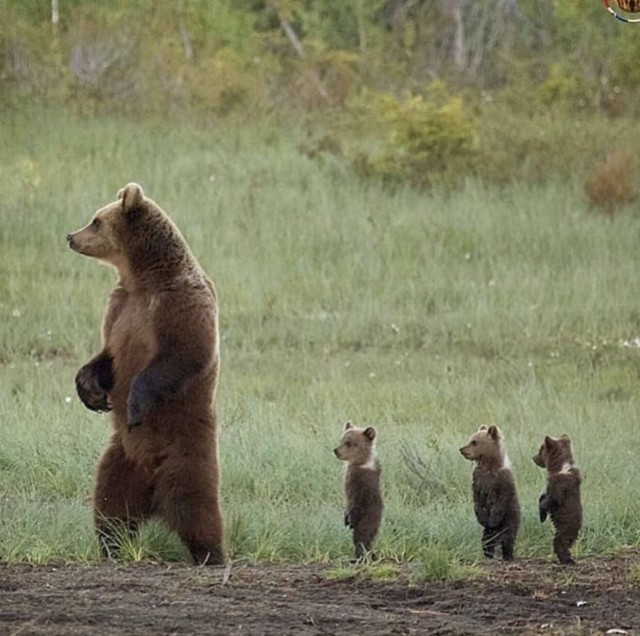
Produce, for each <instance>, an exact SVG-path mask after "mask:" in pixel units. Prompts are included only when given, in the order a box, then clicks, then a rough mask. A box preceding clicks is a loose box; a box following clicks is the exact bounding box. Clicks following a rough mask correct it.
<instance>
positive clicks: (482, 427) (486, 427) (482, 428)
mask: <svg viewBox="0 0 640 636" xmlns="http://www.w3.org/2000/svg"><path fill="white" fill-rule="evenodd" d="M488 429H489V427H488V426H486V425H485V424H483V425H482V426H481V427H480V428H479V429H478V430H479V431H486V430H488Z"/></svg>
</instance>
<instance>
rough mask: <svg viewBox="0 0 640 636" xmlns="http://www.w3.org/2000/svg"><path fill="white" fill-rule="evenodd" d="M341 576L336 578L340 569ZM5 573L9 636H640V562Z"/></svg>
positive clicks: (0, 625) (633, 558) (0, 598)
mask: <svg viewBox="0 0 640 636" xmlns="http://www.w3.org/2000/svg"><path fill="white" fill-rule="evenodd" d="M333 569H335V568H333ZM230 570H231V572H230V576H229V568H227V570H226V571H225V569H224V568H207V569H203V568H193V567H189V566H187V565H176V564H155V563H141V564H129V565H113V564H102V565H83V566H79V565H60V566H37V567H36V566H29V565H7V564H1V563H0V634H3V635H4V634H11V635H12V636H15V635H18V634H21V635H23V636H27V635H30V634H54V635H60V636H62V635H65V636H67V635H69V636H75V635H78V634H99V635H111V634H132V635H134V634H153V635H155V634H215V635H222V634H267V635H274V636H275V635H282V634H296V635H298V634H302V635H312V634H313V635H316V634H372V635H378V634H428V635H438V634H455V635H458V634H605V633H607V632H608V631H609V630H615V631H609V633H611V634H625V633H627V634H633V633H640V631H634V630H640V555H636V554H631V555H628V556H623V557H617V558H615V559H613V558H612V559H605V558H600V559H584V560H582V561H580V562H579V563H578V565H576V566H575V567H572V568H562V567H560V566H557V565H554V564H552V563H550V562H548V561H540V560H526V561H520V562H516V563H515V564H514V565H510V566H509V565H505V564H503V563H500V562H496V563H491V564H489V565H487V566H486V567H484V568H483V569H482V571H481V574H480V575H479V576H478V577H477V578H476V579H474V580H467V581H460V582H455V583H419V584H418V583H415V579H414V578H413V577H412V576H411V573H410V570H409V569H408V567H403V568H402V569H401V574H400V576H399V577H397V578H396V579H394V580H393V581H386V582H375V581H371V580H367V579H363V578H362V577H352V578H347V579H342V580H332V579H331V578H329V576H330V574H331V570H332V567H331V566H320V565H313V566H303V565H262V564H261V565H246V564H242V563H236V564H234V565H233V567H232V568H230Z"/></svg>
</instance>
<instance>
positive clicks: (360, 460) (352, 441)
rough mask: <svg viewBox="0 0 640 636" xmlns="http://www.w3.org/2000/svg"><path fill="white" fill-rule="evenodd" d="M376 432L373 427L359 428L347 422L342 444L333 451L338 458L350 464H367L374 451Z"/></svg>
mask: <svg viewBox="0 0 640 636" xmlns="http://www.w3.org/2000/svg"><path fill="white" fill-rule="evenodd" d="M375 438H376V431H375V429H374V428H373V427H372V426H369V427H367V428H358V427H357V426H354V425H353V424H352V423H351V422H347V423H346V424H345V427H344V433H343V434H342V439H341V440H340V444H339V445H338V446H337V447H336V448H334V449H333V452H334V453H335V455H336V457H337V458H338V459H341V460H343V461H345V462H349V463H350V464H358V465H360V464H366V463H367V462H368V461H369V460H370V459H371V456H372V453H373V450H374V440H375Z"/></svg>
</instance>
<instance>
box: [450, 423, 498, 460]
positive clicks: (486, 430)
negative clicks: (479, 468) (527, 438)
mask: <svg viewBox="0 0 640 636" xmlns="http://www.w3.org/2000/svg"><path fill="white" fill-rule="evenodd" d="M502 441H503V437H502V431H501V430H500V429H499V428H498V427H497V426H494V425H493V424H492V425H491V426H481V427H480V428H479V429H478V430H477V431H476V432H475V433H474V434H473V435H472V436H471V438H470V439H469V441H468V442H467V444H466V446H463V447H462V448H461V449H460V452H461V453H462V455H463V456H464V457H465V459H469V460H471V461H476V462H477V461H482V460H498V461H502V459H503V456H504V450H503V447H502Z"/></svg>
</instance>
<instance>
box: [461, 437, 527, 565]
mask: <svg viewBox="0 0 640 636" xmlns="http://www.w3.org/2000/svg"><path fill="white" fill-rule="evenodd" d="M460 452H461V453H462V455H463V456H464V457H465V458H466V459H469V460H471V461H475V462H476V467H475V469H474V471H473V505H474V511H475V514H476V518H477V520H478V522H479V523H480V525H481V526H482V527H483V528H484V532H483V534H482V548H483V551H484V554H485V556H486V557H488V558H490V559H491V558H493V556H494V553H495V549H496V546H497V545H498V544H500V546H501V547H502V558H503V559H504V560H505V561H511V560H513V548H514V544H515V540H516V535H517V533H518V527H519V525H520V504H519V502H518V494H517V492H516V484H515V481H514V479H513V473H512V472H511V469H510V467H509V464H508V460H507V458H506V455H505V449H504V441H503V437H502V432H501V431H500V429H499V428H498V427H497V426H490V427H488V428H487V427H486V426H481V427H480V428H479V429H478V431H476V432H475V433H474V434H473V435H472V436H471V439H470V440H469V442H468V443H467V445H466V446H463V447H462V448H461V449H460Z"/></svg>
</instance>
